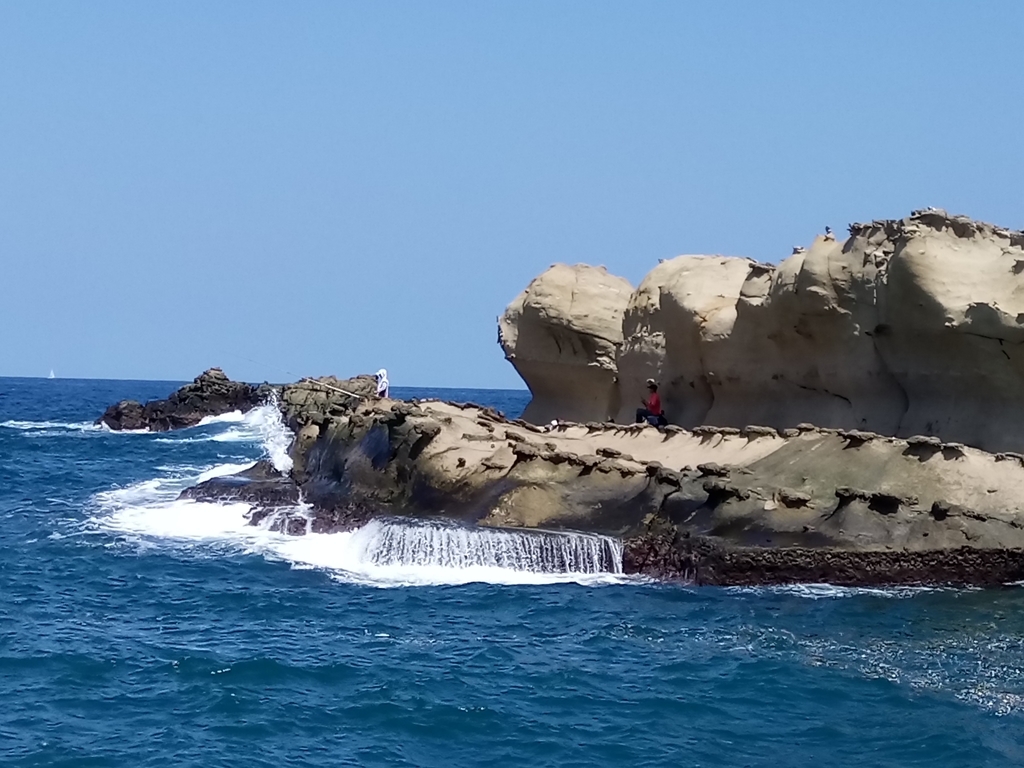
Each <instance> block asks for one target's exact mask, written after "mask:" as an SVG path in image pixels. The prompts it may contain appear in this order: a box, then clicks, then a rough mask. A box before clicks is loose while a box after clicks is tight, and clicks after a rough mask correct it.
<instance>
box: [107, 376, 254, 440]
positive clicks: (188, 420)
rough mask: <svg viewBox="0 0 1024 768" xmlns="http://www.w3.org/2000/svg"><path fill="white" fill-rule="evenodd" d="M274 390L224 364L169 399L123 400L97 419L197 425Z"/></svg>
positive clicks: (111, 423) (122, 424)
mask: <svg viewBox="0 0 1024 768" xmlns="http://www.w3.org/2000/svg"><path fill="white" fill-rule="evenodd" d="M271 391H272V388H271V387H270V386H269V385H266V384H263V385H260V386H253V385H252V384H246V383H244V382H241V381H232V380H231V379H229V378H228V377H227V375H226V374H225V373H224V371H222V370H221V369H220V368H210V369H209V370H207V371H204V372H203V373H201V374H200V375H199V376H197V377H196V378H195V380H193V382H192V383H191V384H186V385H185V386H184V387H182V388H181V389H179V390H177V391H176V392H174V393H172V394H171V395H170V396H169V397H168V398H167V399H166V400H153V401H150V402H148V403H146V404H145V405H143V404H142V403H139V402H137V401H135V400H122V401H121V402H119V403H116V404H114V405H112V406H110V407H109V408H107V410H106V411H105V412H104V413H103V415H102V416H100V417H99V418H98V419H97V420H96V423H97V424H104V425H106V426H107V427H109V428H110V429H113V430H126V429H127V430H136V429H148V430H150V431H152V432H166V431H168V430H171V429H183V428H185V427H194V426H195V425H196V424H198V423H199V422H200V421H202V420H203V419H204V418H206V417H207V416H220V415H221V414H224V413H231V412H232V411H241V412H242V413H245V412H246V411H249V410H252V409H253V408H255V407H256V406H258V405H260V404H261V403H263V402H265V401H266V399H267V397H269V395H270V393H271Z"/></svg>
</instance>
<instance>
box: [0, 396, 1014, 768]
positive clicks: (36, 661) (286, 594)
mask: <svg viewBox="0 0 1024 768" xmlns="http://www.w3.org/2000/svg"><path fill="white" fill-rule="evenodd" d="M174 386H175V384H174V383H167V382H165V383H160V382H124V381H118V382H112V381H110V382H106V381H67V380H59V379H57V380H52V381H47V380H37V379H0V478H2V480H0V702H2V706H0V758H2V760H0V762H2V764H3V765H5V766H7V765H10V766H161V767H163V766H167V765H186V766H239V765H245V766H274V767H275V768H277V767H279V766H291V765H295V766H299V765H301V766H338V765H369V766H461V765H466V766H477V765H489V766H509V765H529V766H591V765H599V766H604V765H607V766H619V765H626V764H628V765H673V766H675V765H695V766H800V765H812V764H813V765H818V764H820V765H829V766H855V765H856V766H863V765H871V766H908V765H928V766H1003V765H1006V766H1010V765H1020V764H1021V763H1022V762H1024V672H1022V669H1024V642H1022V641H1024V596H1022V592H1021V590H1020V589H1019V588H1006V589H1002V590H936V591H923V590H919V591H915V590H876V591H869V590H848V589H847V590H843V589H836V588H832V587H828V586H820V585H819V586H801V587H792V588H786V589H772V590H756V589H755V590H752V589H744V590H729V589H708V588H701V589H695V588H688V587H685V586H674V585H661V584H652V583H645V582H641V581H635V580H627V579H622V578H616V577H608V576H606V577H585V576H578V577H574V576H572V575H570V576H565V575H557V574H551V575H545V574H536V573H533V574H516V573H509V572H498V571H495V572H486V573H482V574H476V576H479V577H480V578H483V579H485V580H484V581H474V580H473V578H474V577H475V576H474V575H473V574H470V575H467V574H464V573H463V574H460V573H453V572H446V571H445V569H442V568H434V569H425V570H422V569H421V570H419V571H416V570H405V571H394V572H391V571H387V570H386V569H385V570H383V571H382V570H378V571H372V570H367V569H365V568H362V567H361V565H360V563H359V562H357V560H356V559H353V558H354V556H353V554H352V551H351V541H352V539H351V535H346V534H338V535H337V537H336V538H333V539H332V538H331V537H300V538H299V539H288V538H287V537H283V536H280V535H277V534H271V533H269V532H266V531H262V532H261V531H256V530H246V528H245V526H244V519H243V517H242V515H243V514H244V509H243V510H239V509H237V508H235V507H232V506H231V505H225V506H221V507H217V506H215V505H195V504H189V503H183V502H177V501H175V496H176V495H177V491H178V490H180V488H182V487H185V486H186V485H188V484H190V483H192V482H195V480H196V479H198V478H199V477H200V476H206V475H209V474H210V473H217V472H225V471H229V470H230V469H232V468H233V467H240V466H245V465H246V464H247V463H249V462H251V461H253V460H255V459H257V458H260V457H261V456H263V455H264V454H266V453H270V454H273V453H274V452H275V451H279V450H280V441H281V438H282V435H281V433H280V431H279V427H278V426H277V425H275V423H274V421H273V419H272V418H271V414H268V413H267V412H253V413H252V414H249V415H248V416H246V417H245V418H244V419H238V420H230V419H225V420H220V421H217V422H215V423H212V424H209V425H205V426H201V427H196V428H193V429H191V430H185V431H183V432H179V433H174V434H165V435H151V434H111V433H107V432H104V431H102V430H98V429H94V428H92V427H91V425H90V423H89V422H91V420H92V419H93V418H95V417H96V416H97V415H98V414H99V413H100V412H102V410H103V408H104V407H105V406H106V405H108V404H109V403H111V402H114V401H115V400H118V399H121V398H123V397H134V398H139V399H148V398H153V397H162V396H165V395H167V394H168V393H169V392H170V391H171V390H172V389H173V388H174ZM397 394H416V395H418V396H424V395H426V394H435V395H439V396H444V397H452V398H454V399H458V400H476V401H484V402H487V403H488V404H493V405H495V406H497V407H499V408H502V409H503V410H506V411H507V412H509V413H510V414H514V413H515V411H516V409H518V408H521V407H522V405H523V397H522V394H521V393H515V392H511V393H510V392H475V393H474V392H441V391H434V392H427V391H416V392H410V391H409V390H406V391H402V390H399V391H398V392H397ZM203 473H206V475H203ZM346 536H349V538H346ZM303 539H307V540H305V541H304V540H303Z"/></svg>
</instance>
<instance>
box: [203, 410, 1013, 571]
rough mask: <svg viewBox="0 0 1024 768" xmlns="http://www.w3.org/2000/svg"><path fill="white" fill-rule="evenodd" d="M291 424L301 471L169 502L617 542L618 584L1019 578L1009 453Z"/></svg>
mask: <svg viewBox="0 0 1024 768" xmlns="http://www.w3.org/2000/svg"><path fill="white" fill-rule="evenodd" d="M286 410H287V409H286ZM304 413H305V415H304V419H305V425H304V426H302V427H300V430H299V438H298V439H297V440H296V441H295V443H294V444H293V447H292V457H293V459H294V463H295V466H296V468H301V469H298V470H295V471H293V472H292V473H291V474H290V476H282V475H275V474H274V473H273V472H270V471H269V470H268V469H267V468H266V466H262V467H261V466H259V465H258V466H257V467H256V468H254V469H253V470H250V471H249V472H248V473H243V475H242V476H241V477H239V476H234V477H227V478H214V479H213V480H210V481H207V482H206V483H204V484H202V485H200V486H197V487H196V488H194V489H191V490H189V491H187V492H186V495H188V496H192V497H195V498H201V499H210V498H214V499H224V498H230V499H235V500H238V499H241V500H244V501H249V502H250V503H252V504H253V505H254V518H253V519H254V521H260V520H263V519H264V518H266V517H267V516H268V510H269V509H272V508H274V507H285V508H287V507H289V506H290V505H294V503H295V500H296V499H297V498H299V494H300V493H301V497H302V498H303V500H304V501H305V502H306V503H307V504H308V505H309V506H310V507H311V508H312V510H313V513H312V521H311V524H310V526H309V528H310V530H313V531H315V532H331V531H335V530H342V529H349V528H352V527H354V526H356V525H360V524H362V523H364V522H366V521H367V520H369V519H370V518H372V517H376V516H384V515H400V516H406V517H409V516H413V517H441V518H445V519H448V520H454V521H458V522H461V523H463V524H468V525H483V526H496V527H505V528H531V529H535V528H540V529H547V530H558V529H568V530H580V531H588V532H594V533H601V534H606V535H611V536H616V537H619V538H621V539H622V540H623V541H624V543H625V547H624V555H623V559H624V566H625V569H626V571H627V572H633V573H644V574H648V575H651V576H656V577H662V578H673V579H687V580H692V581H696V582H697V583H703V584H763V583H781V582H793V581H829V582H832V583H838V584H935V583H955V584H1001V583H1005V582H1008V581H1015V580H1019V579H1022V578H1024V501H1022V499H1024V456H1021V455H1019V454H999V455H992V454H987V453H984V452H982V451H978V450H975V449H973V448H968V447H966V446H964V445H960V444H951V443H943V442H941V441H940V440H938V439H937V438H933V437H927V436H915V437H912V438H910V439H907V440H901V439H897V438H887V437H882V436H880V435H877V434H874V433H870V432H865V431H857V430H851V431H840V430H826V429H819V428H815V427H810V426H804V427H803V428H802V429H800V430H796V429H794V430H791V431H788V432H786V434H784V435H782V434H779V433H778V432H776V431H775V430H774V429H772V428H770V427H763V426H751V427H745V428H743V429H735V428H719V427H702V428H697V429H694V430H693V431H687V430H683V429H681V428H679V427H669V428H666V429H662V430H659V429H656V428H654V427H650V426H646V425H643V426H641V425H628V426H617V425H613V424H598V423H590V424H577V423H562V424H559V425H558V426H556V427H544V428H539V427H535V426H533V425H531V424H529V423H527V422H522V421H517V422H509V421H506V420H505V419H504V418H502V417H501V416H500V415H499V414H497V413H495V412H494V411H492V410H490V409H485V408H480V407H477V406H470V405H459V404H453V403H441V402H419V403H408V402H401V401H392V400H377V399H374V398H368V399H364V400H361V401H360V402H358V403H357V404H352V403H351V402H348V401H344V402H342V401H338V402H330V401H329V400H328V401H326V402H325V403H324V408H323V409H321V410H319V411H313V410H306V411H305V412H304ZM310 428H312V429H310ZM306 430H310V431H309V432H308V433H307V434H306V437H305V439H303V433H304V432H305V431H306ZM278 511H279V510H278ZM285 512H286V513H285V514H283V515H280V514H278V515H277V517H276V519H277V521H278V522H277V524H278V526H279V527H280V529H281V530H284V531H287V532H293V533H304V532H305V531H306V530H307V518H306V517H305V514H307V513H306V512H303V511H299V510H296V511H295V512H294V513H290V512H288V511H287V510H286V511H285Z"/></svg>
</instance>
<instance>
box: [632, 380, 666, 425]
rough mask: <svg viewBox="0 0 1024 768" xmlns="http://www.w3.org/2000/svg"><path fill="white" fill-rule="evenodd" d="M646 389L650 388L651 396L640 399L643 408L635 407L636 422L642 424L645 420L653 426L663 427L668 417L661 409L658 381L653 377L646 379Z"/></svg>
mask: <svg viewBox="0 0 1024 768" xmlns="http://www.w3.org/2000/svg"><path fill="white" fill-rule="evenodd" d="M647 389H648V390H650V393H651V396H650V397H648V398H647V399H646V400H641V401H640V402H641V403H643V405H644V407H643V408H637V409H636V423H637V424H643V423H644V422H645V421H646V422H647V423H648V424H650V425H651V426H654V427H664V426H665V425H666V424H668V419H666V418H665V412H664V411H663V410H661V397H660V396H659V395H658V382H656V381H655V380H654V379H648V380H647Z"/></svg>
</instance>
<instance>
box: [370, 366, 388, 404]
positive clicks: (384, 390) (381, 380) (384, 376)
mask: <svg viewBox="0 0 1024 768" xmlns="http://www.w3.org/2000/svg"><path fill="white" fill-rule="evenodd" d="M374 377H375V378H376V379H377V397H390V396H391V384H390V383H388V372H387V370H386V369H385V368H381V369H380V370H379V371H377V372H376V373H375V374H374Z"/></svg>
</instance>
